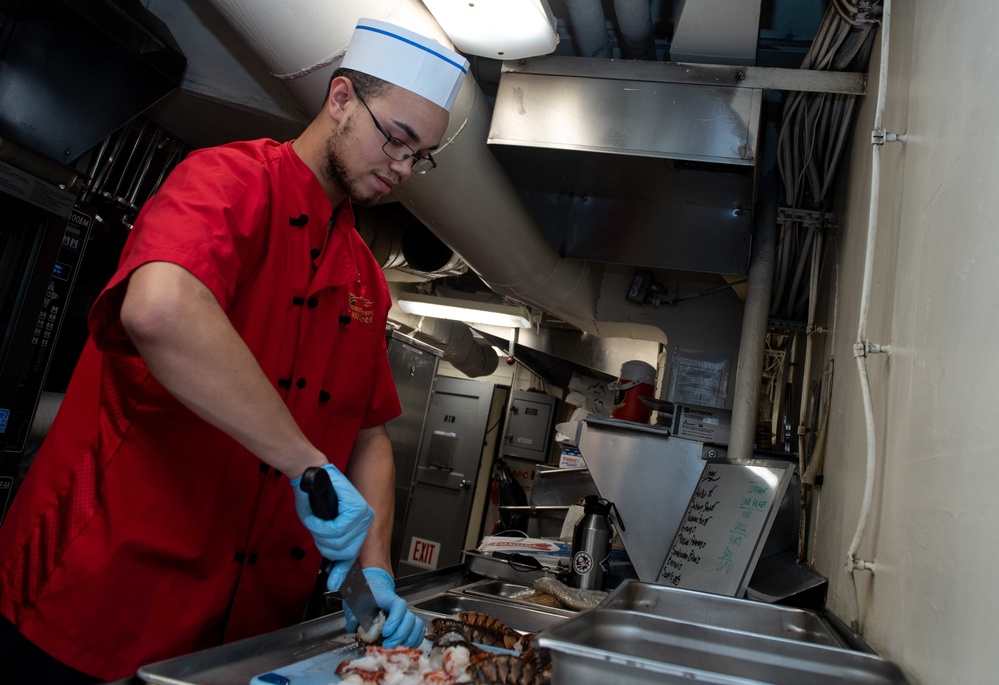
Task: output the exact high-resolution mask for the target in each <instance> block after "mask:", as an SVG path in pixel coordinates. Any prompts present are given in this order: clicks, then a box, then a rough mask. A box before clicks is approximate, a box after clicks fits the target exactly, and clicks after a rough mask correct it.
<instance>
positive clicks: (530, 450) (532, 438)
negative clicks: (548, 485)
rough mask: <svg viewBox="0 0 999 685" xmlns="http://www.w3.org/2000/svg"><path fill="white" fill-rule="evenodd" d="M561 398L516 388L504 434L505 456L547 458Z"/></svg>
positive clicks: (537, 459)
mask: <svg viewBox="0 0 999 685" xmlns="http://www.w3.org/2000/svg"><path fill="white" fill-rule="evenodd" d="M557 403H558V398H556V397H552V396H551V395H545V394H543V393H539V392H530V391H527V390H515V391H514V393H513V399H512V401H511V403H510V413H509V416H508V417H507V423H506V434H505V435H504V437H503V448H502V452H503V456H506V457H514V458H517V459H530V460H531V461H542V462H543V461H546V460H547V458H548V449H549V447H550V446H551V435H552V428H553V427H554V422H555V407H556V405H557Z"/></svg>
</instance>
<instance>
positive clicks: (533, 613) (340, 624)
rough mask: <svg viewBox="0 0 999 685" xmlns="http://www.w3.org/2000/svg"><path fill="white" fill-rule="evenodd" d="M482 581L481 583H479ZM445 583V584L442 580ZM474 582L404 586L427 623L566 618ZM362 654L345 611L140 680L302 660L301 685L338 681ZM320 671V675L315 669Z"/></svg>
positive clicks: (235, 672) (222, 678) (194, 683)
mask: <svg viewBox="0 0 999 685" xmlns="http://www.w3.org/2000/svg"><path fill="white" fill-rule="evenodd" d="M475 582H481V581H475ZM441 584H442V586H443V585H444V583H443V581H442V583H441ZM470 585H474V583H472V584H468V583H465V584H462V585H456V586H451V585H450V584H449V585H447V586H445V587H444V588H443V589H442V590H441V591H438V592H430V593H427V592H426V591H425V590H420V589H419V588H418V589H417V590H418V591H414V592H416V594H415V595H410V594H407V593H406V590H405V588H403V589H402V590H400V592H402V593H403V596H404V597H405V598H406V599H409V600H410V606H411V607H412V609H413V611H414V613H416V615H417V616H419V617H420V618H421V619H423V621H424V622H425V623H428V624H429V622H430V621H431V620H432V619H434V618H437V617H439V616H446V615H451V614H453V613H456V612H457V611H485V612H488V613H490V614H491V615H493V616H495V617H496V618H498V619H499V620H501V621H503V622H504V623H506V624H507V625H508V626H509V627H510V628H513V629H514V630H517V631H519V632H537V631H539V630H541V629H543V628H549V627H551V626H553V625H556V624H558V623H561V622H562V621H564V620H565V617H564V616H563V615H562V614H566V613H568V614H569V615H574V614H572V612H565V611H563V610H560V609H552V608H549V607H540V606H534V605H528V606H524V605H522V604H519V603H516V602H512V601H506V600H502V599H499V600H496V601H494V602H493V601H489V600H488V599H487V598H484V597H472V596H466V595H463V594H461V591H462V589H463V588H465V587H469V586H470ZM360 653H361V650H360V648H358V646H357V643H356V641H355V640H354V639H353V636H352V635H349V634H347V633H346V630H345V626H344V617H343V613H342V612H338V613H335V614H330V615H328V616H322V617H320V618H316V619H313V620H311V621H306V622H304V623H300V624H298V625H295V626H291V627H288V628H283V629H281V630H276V631H273V632H270V633H266V634H264V635H259V636H257V637H251V638H247V639H245V640H240V641H238V642H232V643H229V644H226V645H222V646H220V647H214V648H212V649H207V650H204V651H201V652H196V653H194V654H188V655H185V656H181V657H176V658H173V659H168V660H165V661H160V662H158V663H154V664H150V665H147V666H143V667H142V668H140V669H139V672H138V675H139V677H140V679H141V680H142V681H144V682H146V683H153V684H155V685H249V684H250V683H251V682H253V679H254V677H255V676H258V675H260V674H263V673H268V672H275V671H281V670H282V669H287V667H289V666H290V665H292V664H301V666H302V670H303V672H305V671H309V673H308V674H307V675H303V677H302V679H298V678H296V681H295V682H296V683H299V684H300V685H311V683H312V680H311V678H312V677H313V675H316V676H317V677H318V675H322V676H323V679H322V683H323V685H326V684H327V683H332V682H335V681H336V678H335V676H333V669H334V668H335V666H336V664H337V663H339V662H340V661H342V660H343V659H349V658H353V657H355V656H358V655H359V654H360ZM317 669H322V673H321V674H316V673H314V671H316V670H317Z"/></svg>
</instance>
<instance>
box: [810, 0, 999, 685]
mask: <svg viewBox="0 0 999 685" xmlns="http://www.w3.org/2000/svg"><path fill="white" fill-rule="evenodd" d="M890 23H891V30H890V48H889V73H888V79H887V81H886V83H887V88H888V90H887V101H886V108H885V118H884V127H885V130H887V131H889V132H894V133H904V134H906V135H907V142H906V143H905V145H904V147H903V145H902V144H900V143H886V144H885V145H884V148H883V149H882V151H881V164H882V168H881V183H880V192H881V196H880V210H879V212H878V231H877V245H876V251H875V261H874V271H873V276H874V278H873V288H872V294H871V305H870V316H869V321H868V326H867V338H868V339H869V340H870V341H871V342H875V343H880V344H889V345H891V355H890V357H887V356H885V355H872V356H871V357H870V358H869V360H868V369H869V375H870V383H871V390H872V393H873V398H874V416H875V424H876V436H877V453H878V457H879V466H878V469H877V481H876V485H875V499H874V504H873V507H872V510H871V519H870V524H869V525H868V528H867V533H866V535H865V537H864V539H863V541H862V544H861V545H860V548H859V554H858V556H859V557H860V558H861V559H864V560H867V561H873V562H874V565H875V571H874V573H873V575H872V574H871V573H870V572H867V571H858V572H857V574H856V577H857V581H858V586H859V598H860V603H859V606H860V620H861V621H862V623H863V633H864V637H865V639H866V640H867V641H868V642H869V643H870V644H871V645H872V646H873V647H875V648H876V649H877V650H878V651H879V652H880V653H881V654H882V655H884V656H885V657H887V658H890V659H892V660H894V661H896V662H897V663H899V664H900V665H901V666H902V668H903V669H904V670H905V671H906V673H907V674H908V675H909V676H910V677H911V678H912V679H913V681H914V682H918V683H958V682H964V683H985V682H995V678H996V673H997V672H999V648H997V647H999V642H997V641H996V637H995V636H996V629H995V617H996V611H997V609H999V583H997V582H996V572H997V566H999V496H997V486H999V438H997V434H996V423H997V420H996V407H999V359H997V355H996V351H997V347H999V346H997V337H999V294H997V285H996V274H997V273H999V220H997V212H996V209H995V199H996V197H997V194H999V88H997V87H996V77H997V76H999V50H996V48H995V36H996V34H997V32H999V9H997V7H996V5H995V3H994V2H992V0H963V1H960V2H959V1H958V0H943V1H941V2H934V3H916V2H912V0H900V1H896V2H893V3H892V17H891V22H890ZM879 60H880V57H879V51H878V50H877V49H875V53H874V55H873V57H872V59H871V64H870V74H871V81H870V85H869V88H868V95H867V97H865V99H864V102H863V107H862V110H861V112H860V114H859V118H858V121H857V126H856V129H855V131H854V135H853V146H852V155H851V159H850V160H849V165H848V168H846V169H844V172H845V176H844V184H843V186H841V187H842V189H843V190H844V191H845V192H844V193H843V195H842V196H841V198H840V202H839V206H838V207H837V208H836V209H837V214H838V220H839V228H838V229H837V231H836V233H837V235H836V236H835V237H834V238H832V239H831V240H829V241H828V244H829V250H830V253H829V255H828V256H827V258H826V260H825V261H826V265H825V272H824V274H823V282H824V297H823V303H824V306H825V311H824V312H820V317H819V321H820V322H824V323H825V325H830V326H831V325H832V324H833V321H834V320H835V331H834V332H833V334H832V335H831V336H829V339H828V340H827V341H826V348H825V354H824V358H823V360H822V364H823V365H824V366H828V360H829V355H830V354H832V355H833V356H834V359H835V363H834V367H835V378H834V381H833V391H832V399H831V403H830V406H831V411H832V414H831V419H830V424H829V438H828V443H827V452H826V463H825V469H824V482H823V484H822V486H821V487H820V488H819V489H818V490H817V493H818V494H817V497H816V500H815V505H814V509H815V511H816V516H815V518H814V519H813V531H812V537H811V540H810V545H811V551H810V558H811V560H812V561H813V562H814V563H815V565H816V566H817V567H818V569H819V570H820V571H821V572H823V573H825V574H827V575H829V577H830V593H829V600H828V604H829V607H830V609H831V610H832V611H833V612H834V613H835V614H836V615H838V616H840V617H843V618H844V619H846V620H848V621H849V620H853V619H856V618H857V617H856V616H852V615H850V614H851V612H852V603H853V599H852V598H851V595H852V594H853V592H854V590H853V586H852V584H851V581H850V578H849V575H848V574H847V572H846V570H845V564H846V556H847V550H848V549H849V546H850V543H851V540H852V538H853V535H854V530H855V528H856V523H857V517H858V512H859V509H860V505H861V498H862V492H863V488H864V479H865V452H866V447H865V422H864V416H863V410H862V405H861V400H860V397H861V394H860V384H859V376H858V372H857V369H856V364H855V360H854V356H853V345H854V343H855V342H856V341H857V325H858V316H859V303H860V285H861V279H862V275H863V263H864V251H865V239H866V230H867V223H868V217H867V213H868V207H869V204H868V203H869V199H870V178H871V163H872V152H871V130H872V126H873V121H874V108H875V97H874V94H875V93H876V90H877V87H878V66H879V63H880V61H879ZM837 281H838V284H839V285H838V292H837V289H836V288H835V283H836V282H837ZM834 314H835V319H834Z"/></svg>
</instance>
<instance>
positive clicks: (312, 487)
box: [300, 466, 340, 521]
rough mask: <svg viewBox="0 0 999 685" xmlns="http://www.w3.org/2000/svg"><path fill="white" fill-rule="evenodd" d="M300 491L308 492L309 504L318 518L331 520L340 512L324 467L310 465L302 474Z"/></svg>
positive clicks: (338, 503) (338, 502)
mask: <svg viewBox="0 0 999 685" xmlns="http://www.w3.org/2000/svg"><path fill="white" fill-rule="evenodd" d="M300 485H301V488H302V492H307V493H308V494H309V506H310V507H312V513H313V514H315V515H316V516H317V517H318V518H321V519H325V520H327V521H332V520H333V519H335V518H336V515H337V514H338V513H339V512H340V501H339V500H338V499H337V496H336V490H334V489H333V481H331V480H330V474H328V473H326V471H325V469H321V468H318V467H316V466H310V467H309V468H307V469H305V473H303V474H302V482H301V484H300Z"/></svg>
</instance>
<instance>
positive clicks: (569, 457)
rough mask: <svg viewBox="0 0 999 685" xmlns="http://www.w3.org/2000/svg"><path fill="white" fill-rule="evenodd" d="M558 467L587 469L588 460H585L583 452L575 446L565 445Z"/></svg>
mask: <svg viewBox="0 0 999 685" xmlns="http://www.w3.org/2000/svg"><path fill="white" fill-rule="evenodd" d="M558 467H559V468H560V469H578V468H584V469H585V468H586V462H585V461H583V453H582V452H580V451H579V450H578V449H576V448H575V447H563V448H562V454H561V455H560V456H559V461H558Z"/></svg>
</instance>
